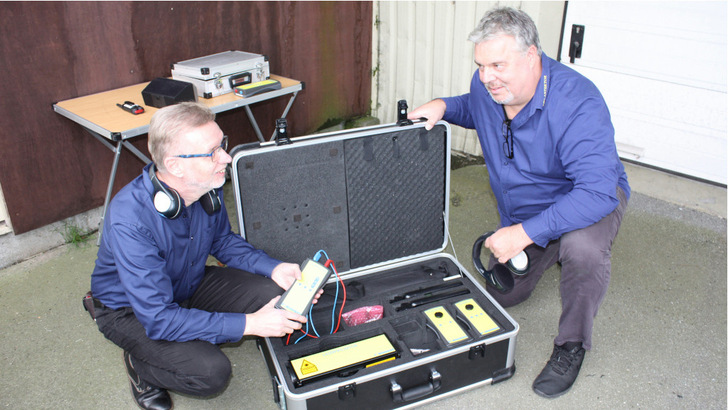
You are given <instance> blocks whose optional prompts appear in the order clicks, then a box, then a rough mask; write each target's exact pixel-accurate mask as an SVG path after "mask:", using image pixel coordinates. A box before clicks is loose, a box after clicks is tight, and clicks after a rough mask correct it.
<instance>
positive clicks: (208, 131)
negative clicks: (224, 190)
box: [175, 122, 232, 197]
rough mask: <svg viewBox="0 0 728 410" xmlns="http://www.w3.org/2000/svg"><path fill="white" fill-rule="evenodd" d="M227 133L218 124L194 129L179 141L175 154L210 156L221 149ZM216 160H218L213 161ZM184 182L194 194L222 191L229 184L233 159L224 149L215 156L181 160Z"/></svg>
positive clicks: (210, 123)
mask: <svg viewBox="0 0 728 410" xmlns="http://www.w3.org/2000/svg"><path fill="white" fill-rule="evenodd" d="M222 139H223V133H222V130H220V127H219V126H218V125H217V123H215V122H208V123H207V124H205V125H203V126H201V127H198V128H194V129H192V130H190V131H188V132H187V133H185V134H183V135H182V136H181V137H180V138H179V140H178V141H179V144H178V145H177V146H176V147H175V151H179V153H180V154H208V153H211V152H213V151H215V150H216V149H218V148H219V147H220V144H221V143H222ZM213 158H214V160H213ZM180 160H181V161H183V162H182V167H183V169H184V177H183V178H184V183H185V184H186V185H187V187H188V188H190V191H192V192H195V193H199V196H202V195H204V194H205V193H206V192H208V191H210V190H212V189H214V188H220V187H221V186H223V184H224V183H225V169H226V168H227V164H229V163H230V162H232V158H231V157H230V155H228V153H227V152H225V151H224V150H219V152H218V153H217V154H216V155H214V156H212V157H198V158H181V159H180ZM199 196H198V197H199Z"/></svg>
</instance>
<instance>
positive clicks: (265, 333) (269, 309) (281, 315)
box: [243, 296, 306, 337]
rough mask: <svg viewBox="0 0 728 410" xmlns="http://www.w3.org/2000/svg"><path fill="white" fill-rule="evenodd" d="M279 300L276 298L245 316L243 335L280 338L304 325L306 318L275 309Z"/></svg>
mask: <svg viewBox="0 0 728 410" xmlns="http://www.w3.org/2000/svg"><path fill="white" fill-rule="evenodd" d="M280 298H281V297H280V296H276V297H274V298H273V299H271V300H270V302H268V304H266V305H265V306H263V307H262V308H260V310H258V311H257V312H255V313H249V314H247V315H246V316H245V332H243V334H244V335H255V336H261V337H281V336H285V335H286V334H289V333H293V332H294V331H295V330H298V329H300V328H301V326H302V325H301V324H302V323H306V318H305V317H304V316H301V315H298V314H295V313H293V312H289V311H287V310H285V309H276V308H275V304H276V302H278V299H280Z"/></svg>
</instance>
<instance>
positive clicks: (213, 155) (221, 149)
mask: <svg viewBox="0 0 728 410" xmlns="http://www.w3.org/2000/svg"><path fill="white" fill-rule="evenodd" d="M227 147H228V136H227V135H223V137H222V143H220V146H219V147H216V148H215V149H214V150H212V152H210V153H209V154H187V155H175V157H177V158H201V157H210V159H212V162H217V161H218V160H219V159H220V155H222V153H223V152H225V151H227Z"/></svg>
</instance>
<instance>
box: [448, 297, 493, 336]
mask: <svg viewBox="0 0 728 410" xmlns="http://www.w3.org/2000/svg"><path fill="white" fill-rule="evenodd" d="M455 307H456V308H457V309H458V310H459V311H460V313H462V314H463V316H464V317H465V319H467V321H468V323H470V325H471V326H472V327H474V328H475V330H477V331H478V333H480V335H481V336H483V335H487V334H488V333H493V332H495V331H498V330H500V327H499V326H498V325H497V324H496V323H495V322H494V321H493V319H491V317H490V316H488V314H487V313H485V311H484V310H483V308H482V307H480V305H479V304H478V303H477V302H475V299H473V298H470V299H465V300H461V301H460V302H458V303H456V304H455Z"/></svg>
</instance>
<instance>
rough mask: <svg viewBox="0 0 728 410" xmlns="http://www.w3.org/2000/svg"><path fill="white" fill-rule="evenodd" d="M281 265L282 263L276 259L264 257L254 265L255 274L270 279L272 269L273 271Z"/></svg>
mask: <svg viewBox="0 0 728 410" xmlns="http://www.w3.org/2000/svg"><path fill="white" fill-rule="evenodd" d="M281 263H282V262H281V261H279V260H278V259H274V258H271V257H270V256H266V257H265V258H263V259H262V260H260V261H258V263H257V264H256V265H255V270H256V272H255V273H257V274H258V275H263V276H265V277H266V278H270V277H271V275H272V274H273V269H275V267H276V266H278V265H280V264H281Z"/></svg>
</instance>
